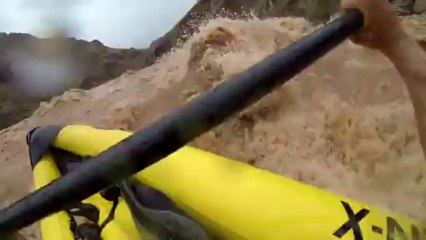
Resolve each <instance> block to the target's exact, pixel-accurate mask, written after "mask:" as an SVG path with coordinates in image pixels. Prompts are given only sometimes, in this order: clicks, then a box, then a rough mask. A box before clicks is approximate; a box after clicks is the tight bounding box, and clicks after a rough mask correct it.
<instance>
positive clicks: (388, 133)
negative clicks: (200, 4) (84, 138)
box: [0, 18, 426, 220]
mask: <svg viewBox="0 0 426 240" xmlns="http://www.w3.org/2000/svg"><path fill="white" fill-rule="evenodd" d="M312 30H313V27H312V26H310V25H309V24H308V23H307V22H306V21H304V20H303V19H298V18H274V19H268V20H259V19H252V20H247V21H246V20H244V21H243V20H230V19H224V18H217V19H213V20H211V21H209V22H208V23H207V24H206V25H205V26H203V27H201V28H200V30H199V32H198V33H197V34H195V35H193V36H192V37H191V38H189V40H188V41H187V42H185V43H184V44H183V46H182V47H180V48H178V49H174V50H173V51H172V52H171V53H169V54H167V55H165V56H163V57H162V58H161V59H159V60H158V62H157V63H156V64H155V65H153V66H151V67H148V68H146V69H143V70H141V71H137V72H128V73H126V74H124V75H123V76H121V77H120V78H118V79H116V80H114V81H111V82H109V83H107V84H104V85H102V86H99V87H97V88H94V89H92V90H89V91H80V92H78V96H77V97H72V96H71V95H73V93H75V91H74V92H67V93H66V94H64V95H63V96H59V97H56V98H54V99H53V100H52V101H51V103H50V104H44V105H42V106H41V107H40V108H39V109H38V110H37V111H36V112H35V113H34V115H33V116H32V117H31V118H29V119H27V120H25V121H23V122H21V123H19V124H17V125H15V126H13V127H11V128H9V129H7V130H5V131H3V132H2V133H1V134H0V141H1V142H2V145H3V148H4V149H6V151H5V154H4V156H2V157H3V158H6V157H8V156H9V157H10V156H13V157H14V158H15V159H17V160H16V161H15V162H14V163H13V165H14V168H10V167H9V169H8V173H7V174H6V175H2V174H0V181H1V182H4V181H6V180H7V181H9V182H11V181H12V182H13V181H17V183H18V181H22V180H18V179H16V178H15V177H14V176H16V174H17V173H16V172H24V171H27V173H28V175H30V170H29V167H28V165H25V164H24V162H27V159H26V157H27V155H26V154H25V147H24V144H23V143H21V142H23V140H22V139H24V138H23V137H24V135H25V133H26V131H28V130H29V129H31V128H32V127H33V126H35V125H41V124H53V123H55V124H62V123H85V124H91V125H94V126H97V127H106V128H116V129H117V128H125V129H129V130H138V129H141V128H143V127H146V126H147V125H148V124H149V123H150V122H152V121H154V120H155V119H157V118H159V117H160V116H162V115H164V114H165V113H167V112H168V111H170V110H171V109H173V108H175V107H177V106H179V105H181V104H183V103H184V102H187V101H189V100H190V99H191V98H193V97H194V96H196V95H198V94H200V93H202V92H204V91H206V90H208V89H210V88H211V87H214V86H216V85H217V84H219V83H220V82H222V81H225V79H228V78H230V77H232V76H234V75H235V74H237V73H239V72H241V71H243V70H244V69H246V68H248V67H249V66H251V65H252V64H254V63H256V62H258V61H259V60H261V59H263V58H264V57H266V56H267V55H270V54H272V53H274V52H276V51H278V50H279V49H281V48H283V47H285V46H287V45H288V44H290V43H292V42H294V41H296V40H297V39H299V38H300V37H302V36H303V35H305V34H307V33H309V32H310V31H312ZM12 136H13V139H14V140H12V141H11V140H10V138H12ZM21 138H22V139H21ZM6 139H7V140H6ZM191 145H194V146H197V147H200V148H203V149H205V150H208V151H212V152H215V153H218V154H221V155H224V156H226V157H229V158H232V159H238V160H240V161H244V162H248V163H250V164H252V165H254V166H257V167H260V168H264V169H267V170H270V171H272V172H275V173H277V174H281V175H283V176H287V177H291V178H293V179H296V180H299V181H303V182H305V183H308V184H311V185H314V186H318V187H321V188H324V189H327V190H329V191H332V192H335V193H338V194H342V195H345V196H348V197H352V198H354V199H357V200H360V201H364V202H367V203H370V204H374V205H378V206H381V207H384V208H388V209H391V210H394V211H399V212H402V213H404V214H408V215H410V216H412V217H416V218H418V219H423V220H424V219H426V216H425V215H424V214H423V213H424V212H426V211H425V210H426V180H425V178H424V176H425V174H426V165H425V161H424V156H423V154H422V150H421V147H420V145H419V140H418V133H417V129H416V122H415V120H414V115H413V109H412V106H411V102H410V99H409V97H408V94H407V90H406V88H405V85H404V83H403V81H402V79H401V78H400V77H399V75H398V73H397V72H396V70H395V69H394V67H393V66H392V64H391V63H390V62H389V61H388V60H387V59H386V58H385V57H384V56H382V55H381V54H380V53H378V52H375V51H371V50H368V49H364V48H361V47H358V46H355V45H353V44H351V43H349V42H345V43H344V44H342V45H341V46H339V47H338V48H337V49H335V50H333V51H332V52H330V53H329V54H328V55H326V56H325V57H324V58H322V59H320V60H319V61H318V62H317V63H315V64H314V65H313V66H311V67H309V68H308V69H306V70H305V71H303V72H302V73H301V74H300V75H298V76H297V77H295V78H294V79H293V80H292V81H290V82H289V83H288V84H286V85H285V86H282V87H280V88H278V89H277V90H276V91H275V92H273V93H272V94H270V95H269V96H267V97H265V98H264V99H262V100H261V101H260V102H258V103H256V104H255V105H253V106H251V107H249V108H248V109H246V110H244V111H243V112H241V113H239V114H236V115H235V116H233V117H231V118H230V119H229V120H227V121H226V122H225V123H223V124H222V125H220V126H219V127H217V128H215V129H214V130H212V131H210V132H208V133H206V134H204V135H203V136H201V137H199V138H198V139H196V140H195V141H194V142H192V143H191ZM0 164H5V161H2V160H1V159H0ZM6 164H8V165H9V166H10V164H11V163H10V162H9V163H6ZM2 169H4V168H2ZM27 181H28V180H27ZM25 184H28V185H30V181H28V182H26V183H21V185H25ZM0 190H2V189H1V188H0ZM4 191H6V192H9V193H10V192H13V191H16V189H6V190H4ZM1 192H2V191H0V198H2V194H1ZM23 194H24V193H23V192H15V194H14V195H13V193H12V195H13V196H21V195H23ZM4 197H5V196H4V195H3V198H4ZM8 197H10V195H8Z"/></svg>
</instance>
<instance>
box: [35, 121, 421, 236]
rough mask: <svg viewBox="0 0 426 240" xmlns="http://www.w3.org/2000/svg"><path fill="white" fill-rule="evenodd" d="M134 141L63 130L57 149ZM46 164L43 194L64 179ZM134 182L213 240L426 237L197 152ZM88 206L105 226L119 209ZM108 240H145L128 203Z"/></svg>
mask: <svg viewBox="0 0 426 240" xmlns="http://www.w3.org/2000/svg"><path fill="white" fill-rule="evenodd" d="M129 135H131V133H130V132H126V131H120V130H102V129H95V128H93V127H90V126H84V125H69V126H66V127H63V128H60V129H59V130H58V134H57V135H56V136H54V138H53V139H54V140H53V143H52V145H53V146H54V147H55V148H58V149H62V150H65V151H68V152H71V153H73V154H76V155H79V156H84V157H90V156H95V155H97V154H99V153H100V152H102V151H104V150H106V149H108V148H109V147H111V146H112V145H114V144H116V143H117V142H119V141H121V140H123V139H124V138H126V137H128V136H129ZM33 149H34V147H33ZM35 152H37V151H35ZM31 154H34V153H31V146H30V155H31ZM40 159H41V160H40V161H38V162H37V163H33V166H34V169H33V175H34V183H35V187H36V189H39V188H41V187H42V186H44V185H46V184H49V183H50V182H52V181H54V180H55V179H57V178H59V177H60V173H59V171H58V169H57V166H56V164H55V161H54V159H53V158H52V156H51V155H50V154H48V153H43V157H41V158H40ZM140 161H143V159H140ZM133 177H134V178H135V179H137V180H138V181H140V182H142V183H144V184H147V185H149V186H151V187H153V188H155V189H158V190H160V191H161V192H162V193H164V194H166V195H167V196H168V197H169V198H170V199H171V200H172V201H173V202H174V203H175V204H176V205H177V206H178V207H179V208H181V209H182V210H183V211H184V212H185V213H186V214H187V215H188V216H190V217H191V218H192V219H194V220H195V221H196V222H198V223H199V224H200V225H202V227H203V228H204V229H206V231H207V232H208V233H209V235H210V236H211V239H268V240H275V239H276V240H278V239H279V240H282V239H307V240H309V239H355V240H363V239H372V240H373V239H388V240H394V239H412V240H418V239H424V238H426V225H425V224H424V223H421V222H419V221H416V220H413V219H410V218H408V217H406V216H403V215H400V214H398V213H393V212H389V211H386V210H383V209H381V208H378V207H374V206H370V205H367V204H364V203H361V202H358V201H355V200H351V199H348V198H345V197H342V196H339V195H336V194H333V193H330V192H327V191H325V190H322V189H319V188H316V187H313V186H310V185H307V184H304V183H300V182H297V181H294V180H292V179H288V178H284V177H282V176H278V175H275V174H272V173H270V172H268V171H265V170H262V169H258V168H255V167H252V166H250V165H248V164H245V163H241V162H239V161H234V160H230V159H227V158H225V157H222V156H218V155H215V154H213V153H210V152H206V151H203V150H200V149H196V148H193V147H189V146H186V147H183V148H181V149H179V150H178V151H176V152H175V153H173V154H171V155H169V156H168V157H166V158H164V159H163V160H161V161H159V162H158V163H156V164H154V165H152V166H150V167H148V168H146V169H145V170H143V171H141V172H139V173H138V174H136V175H134V176H133ZM84 202H87V203H92V204H94V205H96V206H97V207H98V208H99V209H100V212H101V214H100V219H99V223H100V222H102V221H103V220H104V219H105V218H106V216H107V214H108V212H109V211H110V209H111V203H110V202H108V201H105V200H103V199H102V198H101V197H100V196H99V194H96V195H94V196H92V197H90V198H89V199H86V200H85V201H84ZM69 222H70V219H69V217H68V214H67V213H66V212H59V213H56V214H54V215H51V216H49V217H46V218H44V219H42V220H41V221H40V223H41V232H42V238H43V240H54V239H55V240H56V239H63V240H73V239H74V238H73V235H72V233H71V231H70V223H69ZM102 238H103V239H104V240H110V239H111V240H112V239H123V240H126V239H128V240H130V239H132V240H134V239H141V238H140V236H139V235H138V230H137V227H136V225H135V223H134V221H133V219H132V215H131V212H130V210H129V207H128V206H127V204H126V202H125V201H124V200H123V199H121V198H120V202H119V205H118V208H117V211H116V214H115V218H114V221H112V222H111V223H109V224H108V225H107V226H106V227H105V228H104V230H103V231H102Z"/></svg>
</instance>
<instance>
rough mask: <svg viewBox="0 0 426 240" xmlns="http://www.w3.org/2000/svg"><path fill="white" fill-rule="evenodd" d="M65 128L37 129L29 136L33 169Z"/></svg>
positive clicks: (49, 127) (28, 141)
mask: <svg viewBox="0 0 426 240" xmlns="http://www.w3.org/2000/svg"><path fill="white" fill-rule="evenodd" d="M63 127H64V126H59V125H54V126H46V127H36V128H34V129H33V130H31V131H30V132H29V133H28V134H27V144H28V149H29V150H28V151H29V155H30V162H31V167H32V168H34V167H35V166H36V165H37V163H38V162H39V161H40V160H41V158H42V157H43V155H44V154H45V153H46V152H47V151H48V150H49V148H50V146H51V145H52V143H53V141H54V140H55V138H56V136H58V134H59V132H60V131H61V129H62V128H63Z"/></svg>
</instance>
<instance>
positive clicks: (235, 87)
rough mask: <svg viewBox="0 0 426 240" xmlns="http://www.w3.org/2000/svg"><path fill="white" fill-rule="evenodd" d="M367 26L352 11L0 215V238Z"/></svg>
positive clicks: (205, 124) (155, 157) (206, 124)
mask: <svg viewBox="0 0 426 240" xmlns="http://www.w3.org/2000/svg"><path fill="white" fill-rule="evenodd" d="M362 25H363V16H362V13H361V12H360V11H358V10H353V11H349V12H347V13H345V14H343V15H342V16H341V17H340V18H338V19H336V20H334V21H333V22H331V23H329V24H327V25H325V26H323V27H322V28H320V29H318V30H316V31H315V32H313V33H311V34H309V35H308V36H306V37H304V38H302V39H300V40H299V41H297V42H295V43H293V44H291V45H290V46H288V47H287V48H285V49H283V50H281V51H279V52H277V53H275V54H273V55H271V56H269V57H267V58H266V59H264V60H262V61H261V62H259V63H257V64H255V65H254V66H252V67H250V68H249V69H247V70H246V71H244V72H242V73H240V74H239V75H237V76H235V77H234V78H232V79H230V80H228V81H225V82H223V83H222V84H220V85H219V86H217V87H215V88H214V89H211V90H210V91H208V92H206V93H205V94H202V95H200V96H198V97H197V98H194V99H193V100H192V101H191V102H189V103H187V104H185V105H183V106H182V107H180V108H178V109H176V110H174V111H173V112H171V113H169V114H168V115H166V116H165V117H163V118H162V119H160V120H158V121H157V122H155V123H154V124H152V125H150V126H148V127H147V128H145V129H143V130H141V131H138V132H136V133H134V134H133V135H132V136H130V137H128V138H127V139H124V140H123V141H121V142H120V143H118V144H116V145H114V146H112V147H111V148H109V149H108V150H106V151H104V152H102V153H101V154H99V155H98V156H96V157H93V158H92V159H91V160H90V161H88V162H87V163H86V164H83V165H82V166H81V167H80V168H78V169H77V170H76V171H73V172H71V173H70V174H68V175H66V176H64V177H62V178H61V179H58V180H57V181H55V182H53V183H51V184H49V185H47V186H45V187H43V188H41V189H39V190H37V191H35V192H33V193H32V194H31V195H29V196H27V197H26V198H23V199H22V200H20V201H18V202H16V203H14V204H13V205H11V206H10V207H8V208H6V209H4V210H2V211H1V212H0V234H1V235H0V236H2V235H3V234H4V233H7V232H11V231H14V230H17V229H20V228H22V227H25V226H28V225H30V224H32V223H34V222H35V221H37V220H40V219H42V218H44V217H46V216H48V215H50V214H52V213H55V212H58V211H60V210H63V209H66V208H67V207H68V206H70V204H73V203H76V202H80V201H82V200H84V199H86V198H87V197H89V196H91V195H93V194H95V193H97V192H99V191H101V190H102V189H104V188H106V187H108V186H110V185H111V184H113V183H115V182H117V181H119V180H121V179H124V178H127V177H129V176H131V175H133V174H135V173H137V172H139V171H141V170H143V169H144V168H146V167H148V166H150V165H152V164H154V163H156V162H157V161H159V160H161V159H162V158H164V157H166V156H167V155H169V154H171V153H173V152H174V151H176V150H178V149H179V148H180V147H182V146H184V145H185V144H187V143H188V142H190V141H192V140H193V139H194V138H196V137H198V136H200V135H201V134H203V133H205V132H207V131H209V130H210V129H212V128H213V127H215V126H217V125H218V124H220V123H221V122H223V121H224V120H225V119H226V118H228V117H229V116H231V115H232V114H234V113H236V112H238V111H240V110H242V109H243V108H245V107H246V106H248V105H250V104H252V103H253V102H255V101H257V100H259V99H260V98H261V97H263V96H265V95H267V94H268V93H270V92H271V91H272V90H273V89H274V88H276V87H278V86H280V85H282V84H283V83H285V82H287V81H288V80H290V79H291V78H292V77H293V76H295V75H296V74H298V73H299V72H300V71H302V70H303V69H305V68H306V67H308V66H309V65H310V64H312V63H313V62H314V61H316V60H317V59H318V58H320V57H322V56H323V55H324V54H326V53H327V52H328V51H330V50H331V49H333V48H334V47H336V46H337V45H338V44H340V43H341V42H343V41H344V40H345V39H346V38H347V37H348V36H350V35H351V34H353V33H355V32H356V31H357V30H359V29H360V28H361V27H362Z"/></svg>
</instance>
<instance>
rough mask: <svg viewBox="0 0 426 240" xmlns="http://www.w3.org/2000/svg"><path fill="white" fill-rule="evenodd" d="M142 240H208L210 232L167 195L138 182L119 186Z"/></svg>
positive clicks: (126, 181) (132, 181) (131, 181)
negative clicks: (153, 237) (152, 238)
mask: <svg viewBox="0 0 426 240" xmlns="http://www.w3.org/2000/svg"><path fill="white" fill-rule="evenodd" d="M119 187H120V189H121V194H122V196H123V198H124V199H125V200H126V203H127V205H128V206H129V208H130V211H131V213H132V215H133V220H134V221H135V222H136V226H137V227H138V230H139V234H140V236H141V239H145V238H150V237H148V236H155V237H156V239H180V240H192V239H197V240H208V239H209V237H208V234H207V232H206V231H205V230H204V229H203V228H202V227H201V225H199V224H198V223H197V222H195V221H194V220H193V219H191V218H190V217H189V216H187V215H186V214H185V213H184V212H183V211H182V210H181V209H180V208H178V207H177V206H176V205H175V204H174V203H173V202H172V201H171V199H170V198H168V197H167V196H166V195H165V194H164V193H162V192H160V191H158V190H156V189H154V188H152V187H149V186H147V185H145V184H144V183H141V182H139V181H137V180H124V181H121V183H120V184H119Z"/></svg>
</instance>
